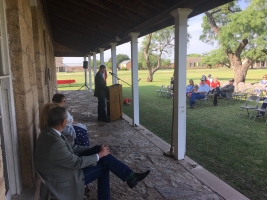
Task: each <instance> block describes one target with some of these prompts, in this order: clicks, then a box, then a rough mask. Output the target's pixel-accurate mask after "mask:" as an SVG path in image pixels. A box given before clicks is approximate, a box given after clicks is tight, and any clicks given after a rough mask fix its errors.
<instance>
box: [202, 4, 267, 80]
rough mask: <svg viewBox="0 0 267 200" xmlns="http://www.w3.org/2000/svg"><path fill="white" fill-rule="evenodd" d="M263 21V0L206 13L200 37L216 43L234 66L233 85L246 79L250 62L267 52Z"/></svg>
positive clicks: (265, 7) (266, 28) (266, 27)
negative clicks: (244, 7)
mask: <svg viewBox="0 0 267 200" xmlns="http://www.w3.org/2000/svg"><path fill="white" fill-rule="evenodd" d="M266 21H267V4H266V0H251V1H250V4H249V6H248V7H247V8H246V9H245V10H243V11H242V10H241V8H240V7H239V6H238V5H237V2H231V3H228V4H225V5H223V6H220V7H218V8H215V9H213V10H210V11H207V12H205V16H204V17H203V23H202V28H203V33H202V35H201V36H200V40H202V41H204V42H206V43H209V44H213V43H214V42H215V41H217V42H218V45H219V47H220V48H221V49H222V51H223V52H224V53H225V55H226V57H227V59H228V60H229V63H230V65H231V66H232V67H233V70H234V79H235V83H236V84H237V83H239V82H245V79H246V75H247V71H248V68H249V67H250V65H251V64H252V62H253V61H254V60H259V59H260V58H261V57H263V56H265V54H267V23H266ZM242 61H243V62H242Z"/></svg>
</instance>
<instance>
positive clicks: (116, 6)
mask: <svg viewBox="0 0 267 200" xmlns="http://www.w3.org/2000/svg"><path fill="white" fill-rule="evenodd" d="M230 1H232V0H42V3H43V5H44V11H45V15H46V17H47V19H48V22H49V24H50V28H51V31H52V36H53V41H54V50H55V56H57V57H81V56H85V55H87V54H88V53H89V52H92V51H98V48H105V49H110V45H109V43H110V42H115V41H116V39H115V38H116V37H117V38H119V39H120V41H118V45H119V44H123V43H125V42H128V41H130V37H129V35H128V34H129V33H130V32H133V31H134V32H140V37H141V36H144V35H146V34H148V33H151V32H154V31H157V30H159V29H162V28H165V27H167V26H170V25H173V24H174V18H173V17H172V16H171V15H170V12H171V11H173V10H174V9H176V8H191V9H193V12H192V13H191V14H190V15H189V18H191V17H194V16H196V15H198V14H200V13H203V12H205V11H207V10H210V9H212V8H214V7H217V6H220V5H223V4H225V3H228V2H230Z"/></svg>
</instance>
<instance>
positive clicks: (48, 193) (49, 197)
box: [35, 169, 56, 200]
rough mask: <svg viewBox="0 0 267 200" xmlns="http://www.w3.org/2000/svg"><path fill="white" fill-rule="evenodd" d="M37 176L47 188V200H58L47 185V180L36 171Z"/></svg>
mask: <svg viewBox="0 0 267 200" xmlns="http://www.w3.org/2000/svg"><path fill="white" fill-rule="evenodd" d="M35 172H36V175H37V176H38V178H40V180H41V184H43V185H44V186H45V191H43V192H44V193H45V194H46V195H45V196H46V198H47V200H51V199H56V198H55V197H54V196H53V195H52V193H51V192H50V190H49V188H48V187H47V185H46V182H45V180H44V179H43V177H42V176H41V174H40V173H39V172H38V171H37V170H36V169H35ZM40 192H41V185H40Z"/></svg>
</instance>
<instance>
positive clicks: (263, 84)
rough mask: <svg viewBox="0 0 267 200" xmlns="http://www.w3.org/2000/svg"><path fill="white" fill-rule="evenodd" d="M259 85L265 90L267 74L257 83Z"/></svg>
mask: <svg viewBox="0 0 267 200" xmlns="http://www.w3.org/2000/svg"><path fill="white" fill-rule="evenodd" d="M259 85H261V86H265V89H267V74H265V75H263V79H262V80H261V81H260V82H259Z"/></svg>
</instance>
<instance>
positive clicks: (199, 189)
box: [12, 90, 247, 200]
mask: <svg viewBox="0 0 267 200" xmlns="http://www.w3.org/2000/svg"><path fill="white" fill-rule="evenodd" d="M64 94H65V96H66V97H67V101H66V107H67V108H68V111H69V112H70V113H71V115H73V117H74V120H75V121H78V122H81V123H83V124H85V125H86V126H87V128H88V133H89V138H90V146H94V145H96V144H102V143H104V144H107V145H108V146H109V147H110V149H111V151H112V154H113V155H114V156H115V157H117V158H118V159H119V160H121V161H123V162H124V163H126V164H127V165H128V166H130V167H131V168H132V169H133V170H134V171H136V172H143V171H145V170H147V169H150V170H151V173H150V174H149V176H148V177H147V178H146V179H145V180H144V181H142V182H140V183H139V184H138V185H137V186H136V187H135V188H134V189H133V190H131V189H130V188H129V187H128V186H127V184H126V183H125V182H122V181H121V180H120V179H118V178H117V177H116V176H115V175H113V174H111V176H110V181H111V199H113V200H134V199H135V200H137V199H138V200H143V199H147V200H161V199H171V200H178V199H183V200H207V199H210V200H211V199H212V200H222V199H232V200H239V199H240V200H245V199H247V198H246V197H245V196H243V195H242V194H240V193H239V192H238V191H236V190H234V189H233V188H231V187H230V186H229V185H227V184H226V183H224V182H223V181H221V180H220V179H218V178H217V177H215V176H214V175H212V174H211V173H209V172H208V171H207V170H205V169H204V168H202V167H201V166H199V165H198V164H197V163H195V162H194V161H193V160H191V159H190V158H188V157H186V158H185V160H183V161H177V160H175V159H174V158H169V157H165V156H163V151H165V150H169V148H170V145H169V144H167V143H166V142H164V141H163V140H161V139H160V138H159V137H157V136H156V135H154V134H153V133H152V132H150V131H149V130H147V129H146V128H144V127H143V126H139V127H132V126H130V123H131V119H130V118H129V117H128V116H126V115H123V119H121V120H117V121H114V122H112V123H103V122H98V121H97V98H95V97H94V96H93V95H92V93H90V92H88V91H87V90H86V91H65V92H64ZM91 188H92V191H91V192H90V200H96V199H97V181H94V182H93V183H91ZM18 196H20V195H18ZM18 196H17V197H18ZM22 199H23V198H14V197H13V198H12V200H22Z"/></svg>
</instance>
